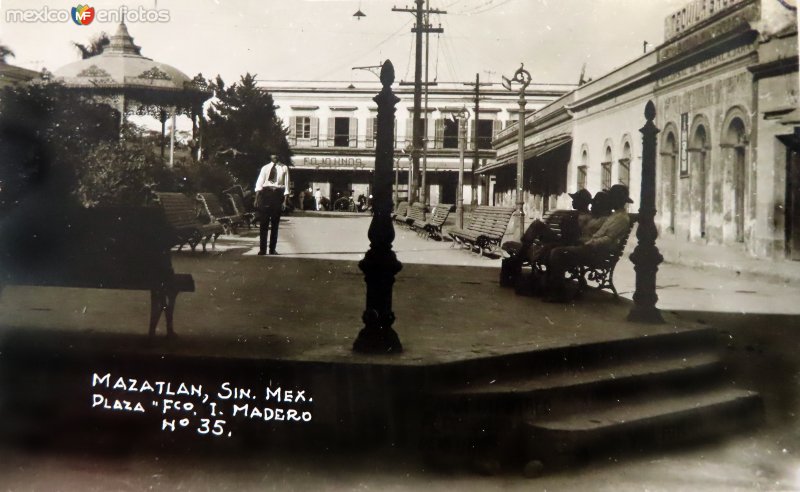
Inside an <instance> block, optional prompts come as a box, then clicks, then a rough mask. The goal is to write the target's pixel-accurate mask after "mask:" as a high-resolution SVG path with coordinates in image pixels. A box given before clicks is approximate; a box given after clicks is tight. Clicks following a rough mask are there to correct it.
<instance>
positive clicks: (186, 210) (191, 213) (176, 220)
mask: <svg viewBox="0 0 800 492" xmlns="http://www.w3.org/2000/svg"><path fill="white" fill-rule="evenodd" d="M156 195H157V196H158V201H159V203H160V204H161V208H163V209H164V214H165V215H166V217H167V222H168V223H169V224H170V225H171V226H172V227H173V228H175V229H186V228H191V227H196V226H197V225H198V224H199V222H198V220H197V210H196V208H195V201H194V200H192V199H191V198H189V197H188V196H186V195H184V194H183V193H170V192H156Z"/></svg>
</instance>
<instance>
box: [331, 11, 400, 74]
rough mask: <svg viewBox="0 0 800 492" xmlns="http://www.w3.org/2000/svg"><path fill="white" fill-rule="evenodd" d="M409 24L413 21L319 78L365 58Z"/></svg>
mask: <svg viewBox="0 0 800 492" xmlns="http://www.w3.org/2000/svg"><path fill="white" fill-rule="evenodd" d="M409 24H411V21H408V22H406V23H405V24H403V25H402V26H400V29H398V30H396V31H394V32H393V33H391V34H390V35H388V36H387V37H386V38H385V39H384V40H383V41H381V42H380V43H378V44H376V45H375V46H373V47H372V48H370V49H368V50H367V51H365V52H363V53H361V54H359V55H356V56H354V57H352V58H349V59H348V60H347V61H346V62H345V63H342V64H341V65H339V66H337V67H336V68H334V69H332V70H329V71H328V72H325V74H324V75H322V76H320V77H317V80H323V79H325V77H327V76H328V75H330V74H331V73H334V72H337V71H339V70H342V69H343V68H344V67H350V66H352V64H353V63H354V62H355V61H356V60H359V59H360V58H363V57H365V56H367V55H368V54H370V53H372V52H373V51H375V50H376V49H378V48H380V47H381V46H383V45H384V44H386V43H387V42H389V41H391V40H392V39H393V38H394V37H395V36H397V35H398V34H400V33H401V32H403V31H404V30H405V29H406V27H408V25H409Z"/></svg>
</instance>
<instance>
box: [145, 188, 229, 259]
mask: <svg viewBox="0 0 800 492" xmlns="http://www.w3.org/2000/svg"><path fill="white" fill-rule="evenodd" d="M155 195H156V198H157V201H158V203H159V205H160V206H161V208H162V209H163V210H164V215H165V216H166V218H167V223H168V224H169V225H170V233H169V237H170V238H171V244H170V246H178V251H180V250H181V248H183V245H184V244H188V245H189V246H190V247H191V248H192V251H194V250H195V248H196V247H197V245H198V244H202V245H203V251H205V250H206V244H207V243H208V241H209V240H211V248H212V249H213V248H214V247H215V246H216V241H217V238H218V237H219V235H220V234H222V233H223V232H224V228H223V227H222V225H221V224H218V223H216V222H214V223H210V224H203V223H202V222H200V220H199V219H198V218H197V211H196V203H197V202H196V201H195V200H192V199H191V198H189V197H187V196H186V195H184V194H183V193H169V192H160V191H159V192H155Z"/></svg>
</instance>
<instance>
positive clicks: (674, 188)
mask: <svg viewBox="0 0 800 492" xmlns="http://www.w3.org/2000/svg"><path fill="white" fill-rule="evenodd" d="M797 55H798V45H797V15H796V11H794V10H792V9H791V8H788V7H787V6H786V4H785V2H779V1H778V0H694V1H692V2H690V3H688V4H687V5H686V6H685V7H684V8H682V9H680V10H679V11H677V12H674V13H672V14H670V15H669V16H668V17H667V18H666V20H665V39H664V42H663V43H662V44H660V45H659V46H657V47H656V48H655V49H654V50H652V51H650V52H647V53H645V54H643V55H642V56H640V57H639V58H637V59H635V60H633V61H631V62H630V63H628V64H626V65H624V66H623V67H620V68H619V69H617V70H615V71H613V72H611V73H608V74H606V75H604V76H602V77H599V78H598V79H596V80H594V81H591V82H589V83H587V84H584V85H582V86H580V87H579V88H577V89H576V90H575V91H574V92H572V93H571V94H570V95H568V96H566V97H564V98H562V99H561V100H559V101H556V102H554V103H552V104H551V105H550V106H547V107H545V108H543V109H542V110H540V111H538V112H537V113H535V114H533V115H531V116H530V117H529V118H528V120H527V122H526V128H525V135H526V137H525V145H526V149H527V148H530V149H535V148H537V146H539V147H540V148H542V145H543V142H547V141H548V140H549V139H551V138H552V135H551V133H549V132H551V130H549V129H548V127H547V126H546V123H547V115H548V114H552V113H554V112H556V111H562V112H563V113H564V115H563V116H562V122H561V123H560V125H561V127H560V128H561V129H560V132H561V134H562V135H563V137H562V138H563V140H564V141H565V142H566V141H569V147H570V148H569V152H568V155H569V157H568V158H567V157H566V155H567V152H566V151H564V152H562V153H561V155H560V157H559V159H555V160H554V159H552V158H551V159H549V160H548V161H547V162H546V163H540V164H537V163H536V162H535V158H533V159H530V160H529V158H528V155H527V153H526V162H525V165H526V168H531V169H535V168H536V167H537V166H538V167H542V166H550V167H555V168H557V169H558V172H559V175H558V180H559V181H563V182H565V183H566V186H565V187H563V188H562V187H557V188H555V190H556V191H555V193H553V189H554V188H545V189H544V190H542V189H541V186H540V187H539V188H536V187H532V186H530V185H529V186H527V187H526V189H527V190H528V193H527V194H526V204H528V207H527V208H528V209H530V210H531V211H534V212H536V211H541V210H543V209H546V208H548V206H561V207H567V206H568V205H569V199H568V197H567V196H566V195H564V194H563V192H564V191H574V190H576V189H579V188H583V187H585V188H587V189H589V190H590V191H592V192H595V191H598V190H600V189H604V188H608V187H610V186H611V185H612V184H614V183H623V184H627V185H629V186H630V188H631V196H632V197H634V199H635V200H636V202H637V203H638V201H639V200H638V197H639V193H640V191H639V190H640V182H641V134H640V133H639V131H638V130H639V128H641V127H642V126H643V125H644V121H645V120H644V107H645V105H646V103H647V102H648V101H651V100H652V101H653V102H654V103H655V105H656V125H657V126H658V128H660V129H661V132H660V133H659V136H658V152H659V158H658V163H657V165H658V175H657V189H658V193H657V198H656V199H657V201H656V206H657V210H658V212H657V216H656V223H657V225H658V227H659V231H660V235H661V236H662V237H670V238H673V239H675V240H677V241H680V242H686V243H697V244H712V245H723V246H726V247H730V248H735V249H738V250H742V251H747V252H748V253H750V254H751V255H754V256H759V257H765V258H784V257H789V258H794V259H800V239H798V238H800V212H799V211H798V210H800V209H799V208H798V203H799V202H798V199H800V193H798V184H800V183H798V177H800V171H798V168H797V148H796V143H797V137H795V136H794V135H795V131H796V130H795V129H796V128H797V126H796V125H797V123H798V120H799V119H800V118H798V113H797V107H798V106H797V104H798V99H797V95H798V76H797V72H798V69H797V67H798V61H797ZM558 105H561V107H563V108H564V109H563V110H562V109H561V108H556V106H558ZM494 144H495V146H496V147H497V148H498V163H500V162H502V156H504V155H507V154H509V153H510V152H512V151H513V150H514V149H515V148H516V145H517V136H516V130H515V129H510V130H507V131H503V132H501V133H500V134H499V135H498V136H497V138H496V139H495V142H494ZM793 146H794V147H793ZM565 159H568V163H567V164H566V165H564V162H563V161H564V160H565ZM526 170H527V169H526ZM497 171H498V169H496V168H495V169H494V170H493V169H491V167H490V166H487V167H486V168H482V169H480V172H488V173H492V172H495V173H496V174H497V176H498V177H497V178H496V179H498V180H500V174H501V173H499V172H497ZM499 171H502V170H499ZM543 192H544V194H542V193H543ZM548 193H549V195H548ZM497 195H498V196H497V197H496V198H497V200H498V201H503V202H509V203H510V202H512V201H513V200H512V197H511V193H509V190H507V189H503V190H499V194H497ZM636 207H637V205H633V208H636Z"/></svg>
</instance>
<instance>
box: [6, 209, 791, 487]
mask: <svg viewBox="0 0 800 492" xmlns="http://www.w3.org/2000/svg"><path fill="white" fill-rule="evenodd" d="M369 220H370V219H369V217H368V216H363V215H348V214H340V215H336V216H325V215H317V214H298V215H293V216H289V217H286V218H285V220H284V221H283V222H282V224H281V240H280V242H279V244H278V250H279V251H280V252H281V255H280V256H278V257H270V256H266V257H260V256H256V255H255V253H256V251H257V234H256V231H255V230H252V231H244V232H243V233H242V234H241V235H240V236H226V237H223V238H221V239H220V240H219V242H218V244H217V247H216V249H215V250H213V251H211V250H209V252H207V253H201V252H194V253H192V252H189V251H181V252H175V253H174V254H173V264H174V267H175V270H176V271H177V272H187V273H191V274H192V275H193V276H194V278H195V281H196V283H197V291H196V292H194V293H185V294H182V295H181V296H179V298H178V304H177V309H176V315H175V316H176V329H177V331H178V334H179V338H178V340H176V341H172V342H159V343H157V344H156V345H152V344H147V343H145V341H146V337H145V336H144V334H145V330H146V326H147V316H148V303H149V298H148V296H147V294H146V293H141V292H133V293H131V292H123V291H112V290H108V291H106V290H102V291H90V290H84V289H50V288H27V287H10V288H7V289H6V290H5V291H4V292H3V296H2V297H1V298H0V330H3V331H7V330H9V329H12V328H22V329H24V330H26V331H27V332H28V333H30V334H31V335H32V336H34V337H35V336H36V335H35V333H41V334H42V335H43V336H42V337H41V339H40V342H38V343H41V346H43V347H44V346H46V345H47V343H48V342H47V340H48V339H50V340H53V342H52V343H60V344H64V343H66V344H67V345H68V347H64V346H62V347H61V349H65V350H66V349H72V348H73V345H72V344H73V343H74V344H81V343H87V342H86V341H87V340H92V341H93V343H94V344H95V345H96V346H99V347H101V348H102V347H105V349H107V350H109V351H111V352H113V351H115V350H126V351H141V352H143V353H164V354H172V355H196V354H206V355H207V354H216V355H218V356H223V355H225V354H228V355H236V356H238V357H247V358H256V359H257V358H264V357H267V358H274V359H291V360H334V361H335V360H341V361H349V362H351V363H353V362H354V361H356V362H359V363H360V362H371V361H373V362H375V361H381V362H384V363H385V362H386V361H387V360H390V361H392V363H398V364H412V365H413V364H420V363H423V362H424V361H442V362H446V361H452V360H459V359H462V358H465V357H480V356H490V355H492V354H497V353H504V352H505V353H507V352H509V351H510V352H514V351H519V350H527V349H535V348H540V347H547V346H555V345H569V344H575V343H581V342H587V341H591V340H593V339H595V340H599V339H607V338H608V337H609V336H611V337H626V336H640V335H642V334H647V333H648V330H654V331H652V332H650V333H657V332H659V331H661V330H667V331H669V330H673V329H675V327H676V326H677V324H673V323H668V324H667V325H663V326H660V327H659V326H656V327H646V326H644V327H643V326H642V325H637V324H631V323H626V322H625V321H624V316H625V314H626V313H627V310H628V309H629V306H630V304H629V302H628V301H627V300H624V299H623V300H619V301H614V300H613V299H612V298H611V297H610V296H605V295H599V296H598V295H589V296H587V297H586V298H585V299H583V300H581V301H580V302H579V303H578V304H576V305H549V304H546V303H542V302H541V301H540V300H539V299H536V298H527V297H520V296H516V295H515V294H514V292H513V291H511V290H509V289H500V288H499V287H498V285H497V278H498V271H499V260H498V259H488V258H482V257H478V256H476V255H473V254H470V253H468V252H466V251H463V250H456V249H451V248H450V244H449V243H447V242H438V241H426V240H424V239H420V238H418V237H417V236H416V235H415V234H413V233H411V232H408V231H406V230H402V229H399V230H398V231H397V237H396V240H395V243H394V249H395V251H396V252H397V254H398V258H399V259H400V261H401V262H403V264H404V269H403V270H402V271H401V272H400V274H398V276H397V281H396V284H395V290H394V292H395V297H394V302H395V312H396V314H397V322H396V324H395V327H396V329H397V331H398V333H399V334H400V337H401V340H402V341H403V342H404V344H405V348H406V351H405V352H404V353H403V354H402V355H400V356H390V357H388V358H387V357H378V356H370V357H365V356H354V355H353V354H352V352H350V350H349V348H350V346H351V345H352V340H353V338H354V337H355V335H356V334H357V332H358V330H359V329H360V328H361V322H360V316H361V313H362V311H363V307H364V282H363V275H362V273H361V272H360V271H359V269H358V268H357V263H356V262H357V260H359V259H360V258H361V257H362V256H363V253H364V252H365V251H366V250H367V249H368V247H369V244H368V239H367V237H366V231H367V228H368V226H369ZM615 283H616V285H617V288H618V290H620V293H621V294H622V297H623V298H625V297H628V298H629V297H630V296H631V294H632V291H633V285H634V275H633V269H632V266H631V264H630V262H629V261H628V260H627V258H623V259H622V260H621V261H620V264H619V265H618V268H617V277H616V280H615ZM658 284H659V286H660V288H659V296H660V303H659V305H660V307H662V309H663V310H664V311H665V314H666V315H667V317H668V319H669V320H670V321H673V320H683V321H684V322H686V323H689V324H690V325H696V324H697V323H701V324H711V325H716V326H717V327H718V328H720V329H721V331H722V332H723V334H725V333H728V334H729V336H730V340H729V342H728V350H729V354H730V356H731V359H732V360H735V361H737V362H740V363H744V364H748V365H751V366H752V367H753V368H754V371H751V374H750V375H747V376H745V377H744V379H745V380H746V381H745V383H746V384H750V385H753V386H750V387H753V388H754V389H758V390H760V391H762V394H764V396H765V406H766V408H767V414H768V415H767V417H768V422H770V423H771V425H770V426H769V427H768V428H767V429H766V430H764V431H760V432H758V433H756V434H752V435H745V436H742V437H737V438H736V439H734V440H731V441H729V442H727V443H724V444H719V445H717V444H712V445H710V446H707V447H703V448H699V449H696V450H691V451H687V452H680V453H666V454H656V455H654V456H651V457H647V458H642V459H639V460H636V459H634V460H632V461H631V462H627V463H626V464H624V465H623V464H613V463H612V464H611V466H606V467H599V468H590V469H588V470H583V471H581V472H580V473H578V474H575V475H572V474H566V475H555V476H548V477H542V478H541V479H538V480H537V481H535V482H531V481H529V480H525V479H524V478H522V477H519V476H515V477H502V478H479V477H475V476H474V475H466V476H465V475H463V474H447V473H445V474H442V473H441V472H437V471H431V470H429V469H427V468H426V467H425V466H424V465H423V464H421V463H419V462H417V461H416V460H415V458H414V457H408V456H406V455H402V456H397V455H396V454H393V453H392V452H391V451H389V452H388V454H385V453H382V452H381V453H377V454H373V453H370V454H369V456H367V455H364V456H358V455H356V457H355V458H354V457H353V455H345V456H338V455H337V453H335V452H334V451H332V450H328V451H326V450H323V449H320V450H319V451H318V453H310V454H304V455H302V456H296V455H290V454H287V455H280V454H278V455H277V456H276V455H275V454H272V455H269V456H267V457H263V459H262V457H260V455H259V454H258V453H253V454H252V455H251V456H250V457H243V456H242V455H237V458H236V460H237V461H236V462H232V461H231V460H230V459H228V460H226V459H225V458H224V457H222V456H214V455H210V456H209V455H204V454H199V455H196V456H191V455H188V456H179V455H169V453H166V454H164V453H160V454H158V455H157V456H150V455H148V454H145V455H134V456H124V457H121V458H113V457H109V458H103V459H99V460H98V459H97V458H96V457H94V458H92V457H90V455H81V454H80V453H78V454H76V453H74V452H70V453H67V454H65V455H59V454H57V453H56V454H47V455H37V454H33V455H32V454H26V453H20V452H18V451H14V450H12V451H8V450H0V454H1V455H2V456H3V457H4V458H3V461H4V462H5V465H3V466H2V475H0V477H1V478H0V486H2V488H3V489H7V490H56V489H58V490H143V489H151V490H174V489H186V490H256V489H257V490H370V489H371V490H445V489H448V490H450V489H453V488H455V489H458V490H475V491H478V490H531V489H532V488H533V489H534V490H545V489H546V490H643V489H647V490H794V489H795V487H796V486H798V481H797V478H798V477H797V476H796V474H797V470H800V460H799V459H798V458H796V456H798V453H800V450H797V449H796V442H797V439H798V437H800V432H799V431H798V429H797V425H796V416H795V413H796V411H797V407H798V405H797V403H798V402H797V398H796V396H795V395H794V392H793V391H788V392H787V391H786V390H787V385H789V386H791V385H792V384H793V382H796V381H798V380H800V370H798V367H797V366H798V364H797V362H796V360H795V359H796V357H795V354H796V351H797V349H798V348H800V345H799V344H798V337H797V336H796V333H795V331H796V325H797V323H796V321H797V317H796V315H797V314H798V312H800V307H798V305H797V304H798V303H797V302H796V301H797V299H798V296H797V294H798V293H799V292H798V287H797V286H796V285H795V284H792V283H787V282H785V281H783V280H781V279H780V277H779V276H776V277H772V276H768V275H767V276H765V275H763V274H759V275H750V274H748V273H747V272H740V273H738V274H737V273H736V272H735V271H729V270H727V269H719V268H711V267H709V266H707V265H706V266H704V267H699V266H693V267H684V266H681V265H675V264H670V263H665V264H663V265H662V266H661V268H660V271H659V281H658ZM672 311H674V313H673V312H672ZM742 313H746V315H742ZM162 323H163V321H162ZM720 325H722V326H720ZM161 330H163V326H162V327H160V332H159V334H163V331H161ZM54 332H55V333H57V334H58V335H59V336H55V337H52V338H49V337H48V336H47V335H49V334H52V333H54ZM65 334H66V336H64V335H65ZM120 341H123V342H125V346H124V347H120V346H118V344H119V343H120ZM159 457H160V459H161V461H158V460H159ZM352 459H355V460H357V461H358V462H360V463H362V465H359V466H355V465H354V464H353V463H354V461H352ZM92 460H94V463H93V464H92ZM320 460H322V461H320Z"/></svg>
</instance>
